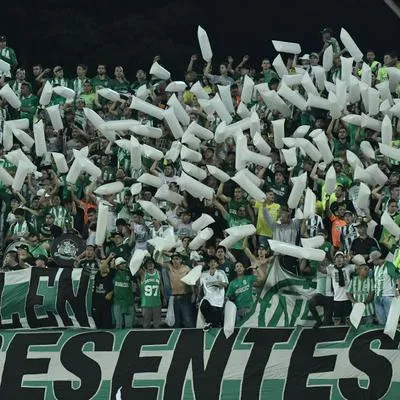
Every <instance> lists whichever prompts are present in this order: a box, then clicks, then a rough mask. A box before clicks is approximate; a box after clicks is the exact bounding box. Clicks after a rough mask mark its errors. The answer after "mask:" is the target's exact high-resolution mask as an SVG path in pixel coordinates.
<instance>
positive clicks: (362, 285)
mask: <svg viewBox="0 0 400 400" xmlns="http://www.w3.org/2000/svg"><path fill="white" fill-rule="evenodd" d="M347 291H348V293H351V294H352V295H353V297H354V299H355V300H356V301H357V303H363V302H364V301H365V300H367V297H368V295H369V294H370V293H372V292H373V291H374V280H373V279H372V278H371V277H369V276H367V277H366V278H365V279H360V277H359V276H358V275H356V276H354V277H353V279H352V280H351V281H350V285H349V288H348V289H347ZM374 313H375V309H374V303H373V302H371V303H369V304H366V305H365V311H364V315H363V316H364V317H369V316H371V315H374Z"/></svg>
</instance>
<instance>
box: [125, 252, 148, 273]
mask: <svg viewBox="0 0 400 400" xmlns="http://www.w3.org/2000/svg"><path fill="white" fill-rule="evenodd" d="M146 257H150V253H149V252H148V251H147V250H142V249H136V250H135V252H134V253H133V256H132V258H131V260H130V262H129V270H130V271H131V274H132V276H135V275H136V274H137V272H138V271H139V268H140V266H141V265H142V264H143V260H144V259H145V258H146Z"/></svg>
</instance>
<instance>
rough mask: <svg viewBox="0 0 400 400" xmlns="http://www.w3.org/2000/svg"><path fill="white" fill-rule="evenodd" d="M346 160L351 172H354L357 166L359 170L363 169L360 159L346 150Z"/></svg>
mask: <svg viewBox="0 0 400 400" xmlns="http://www.w3.org/2000/svg"><path fill="white" fill-rule="evenodd" d="M346 159H347V162H348V163H349V164H350V166H351V168H352V169H353V170H355V169H356V167H357V166H358V167H359V168H361V169H363V168H364V165H363V163H362V162H361V161H360V159H359V158H358V157H357V156H356V155H355V154H354V153H353V152H352V151H350V150H346Z"/></svg>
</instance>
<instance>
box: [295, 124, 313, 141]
mask: <svg viewBox="0 0 400 400" xmlns="http://www.w3.org/2000/svg"><path fill="white" fill-rule="evenodd" d="M310 128H311V126H310V125H301V126H299V127H298V128H296V130H295V131H294V132H293V135H292V137H294V138H303V137H304V136H306V135H307V133H308V131H309V130H310Z"/></svg>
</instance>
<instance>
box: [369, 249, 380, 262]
mask: <svg viewBox="0 0 400 400" xmlns="http://www.w3.org/2000/svg"><path fill="white" fill-rule="evenodd" d="M381 256H382V253H381V252H380V251H378V250H374V251H371V253H370V254H369V259H368V262H369V263H373V262H374V261H376V260H378V259H379V258H381Z"/></svg>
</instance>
